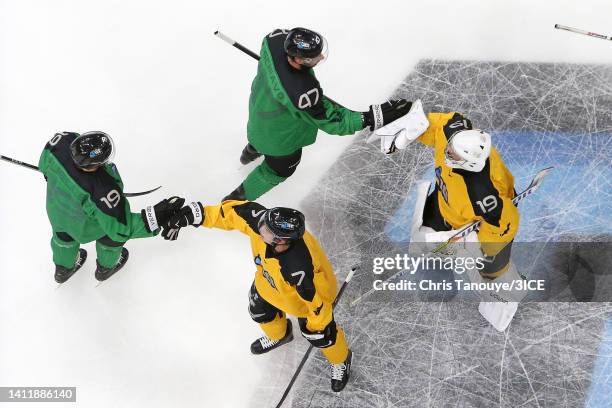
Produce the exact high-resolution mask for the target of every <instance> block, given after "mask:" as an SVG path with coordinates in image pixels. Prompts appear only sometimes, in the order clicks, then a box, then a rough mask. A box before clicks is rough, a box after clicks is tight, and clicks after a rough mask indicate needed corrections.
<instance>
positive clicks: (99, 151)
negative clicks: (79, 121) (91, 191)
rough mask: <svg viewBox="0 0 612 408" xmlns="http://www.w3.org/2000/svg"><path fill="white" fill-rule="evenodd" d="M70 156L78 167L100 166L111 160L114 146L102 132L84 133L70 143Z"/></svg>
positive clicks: (110, 139)
mask: <svg viewBox="0 0 612 408" xmlns="http://www.w3.org/2000/svg"><path fill="white" fill-rule="evenodd" d="M70 154H71V155H72V160H74V163H75V164H76V165H77V166H78V167H81V168H89V167H94V166H101V165H103V164H106V163H109V162H110V161H112V160H113V156H114V155H115V144H114V143H113V139H112V138H111V137H110V136H109V135H108V134H106V133H104V132H100V131H94V132H86V133H83V134H82V135H80V136H77V138H76V139H74V140H73V141H72V143H70Z"/></svg>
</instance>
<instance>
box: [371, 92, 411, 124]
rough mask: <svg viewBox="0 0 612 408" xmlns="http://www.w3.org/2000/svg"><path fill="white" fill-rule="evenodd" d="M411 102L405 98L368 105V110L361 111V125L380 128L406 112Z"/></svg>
mask: <svg viewBox="0 0 612 408" xmlns="http://www.w3.org/2000/svg"><path fill="white" fill-rule="evenodd" d="M411 104H412V103H411V102H408V101H407V100H405V99H393V100H390V101H387V102H385V103H381V104H380V105H370V110H369V111H367V112H363V113H362V115H363V127H364V128H366V127H369V128H370V130H376V129H380V128H382V127H383V126H385V125H387V124H389V123H391V122H393V121H394V120H396V119H397V118H401V117H402V116H404V115H405V114H406V113H408V111H409V110H410V105H411Z"/></svg>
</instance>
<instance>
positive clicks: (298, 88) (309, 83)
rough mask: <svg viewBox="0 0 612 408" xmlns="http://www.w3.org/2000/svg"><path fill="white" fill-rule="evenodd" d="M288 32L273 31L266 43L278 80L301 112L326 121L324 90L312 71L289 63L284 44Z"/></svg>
mask: <svg viewBox="0 0 612 408" xmlns="http://www.w3.org/2000/svg"><path fill="white" fill-rule="evenodd" d="M286 38H287V34H286V32H285V33H283V32H279V31H278V30H277V31H273V32H272V33H271V34H269V35H268V37H267V38H266V41H267V42H268V48H269V50H270V55H271V57H272V62H273V64H274V69H275V70H276V73H277V74H278V78H279V80H280V82H281V84H282V86H283V89H285V92H286V93H287V96H288V97H289V99H290V100H291V103H292V104H293V105H294V106H295V107H296V108H297V109H299V110H302V111H305V112H307V113H308V114H310V115H311V116H312V117H313V118H315V119H325V117H326V114H325V105H324V104H323V90H322V89H321V86H320V84H319V81H318V80H317V78H316V77H315V76H314V73H313V71H312V69H310V68H309V69H299V70H298V69H295V68H293V67H292V66H291V65H289V62H287V54H285V48H284V43H285V39H286Z"/></svg>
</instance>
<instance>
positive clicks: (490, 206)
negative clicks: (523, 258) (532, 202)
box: [418, 112, 519, 256]
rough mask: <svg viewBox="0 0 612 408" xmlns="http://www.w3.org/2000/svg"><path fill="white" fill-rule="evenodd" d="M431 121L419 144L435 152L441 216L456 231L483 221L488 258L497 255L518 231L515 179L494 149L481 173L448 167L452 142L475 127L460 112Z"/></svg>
mask: <svg viewBox="0 0 612 408" xmlns="http://www.w3.org/2000/svg"><path fill="white" fill-rule="evenodd" d="M427 117H428V119H429V123H430V125H429V128H428V129H427V131H426V132H425V133H423V134H422V135H421V136H420V137H419V138H418V140H419V141H420V142H421V143H423V144H425V145H428V146H433V148H434V162H435V173H436V190H437V194H438V204H439V207H440V213H441V214H442V216H443V217H444V219H445V220H446V221H447V222H448V223H449V224H450V225H451V226H452V227H453V229H457V228H460V227H462V226H465V225H466V224H469V223H471V222H473V221H476V220H482V221H483V222H482V223H481V224H480V230H479V231H478V239H479V240H480V242H481V248H482V249H483V252H484V253H485V255H488V256H492V255H496V254H497V253H498V252H499V251H500V250H501V249H502V248H503V247H504V246H505V245H506V244H507V243H509V242H511V241H512V240H513V239H514V237H515V235H516V233H517V230H518V224H519V213H518V209H517V208H516V206H515V205H514V204H513V203H512V199H513V198H514V196H515V191H514V177H513V176H512V173H510V171H509V170H508V168H507V167H506V165H505V164H504V162H503V160H502V158H501V156H500V155H499V153H498V152H497V150H496V149H495V148H494V147H491V154H490V155H489V158H488V159H487V162H486V165H485V167H484V169H483V170H482V171H480V172H478V173H474V172H470V171H467V170H462V169H452V168H450V167H448V166H447V165H446V163H445V161H444V152H445V149H446V145H447V141H448V139H450V137H451V136H452V135H453V134H454V133H456V132H458V131H460V130H467V129H472V123H471V122H470V120H469V119H467V118H465V117H464V116H463V115H461V114H459V113H457V112H450V113H430V114H428V115H427Z"/></svg>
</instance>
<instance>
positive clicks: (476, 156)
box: [444, 129, 491, 173]
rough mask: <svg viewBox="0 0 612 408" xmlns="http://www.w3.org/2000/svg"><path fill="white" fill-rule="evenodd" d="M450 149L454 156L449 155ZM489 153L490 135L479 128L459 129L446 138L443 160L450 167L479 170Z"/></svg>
mask: <svg viewBox="0 0 612 408" xmlns="http://www.w3.org/2000/svg"><path fill="white" fill-rule="evenodd" d="M451 149H452V152H453V153H454V154H453V156H455V157H454V158H453V157H451V156H450V154H449V150H451ZM490 153H491V135H489V134H488V133H486V132H484V131H482V130H480V129H472V130H461V131H459V132H457V133H455V134H454V135H453V136H451V138H450V139H449V140H448V144H447V145H446V150H445V151H444V162H445V163H446V165H447V166H448V167H450V168H452V169H463V170H467V171H473V172H476V173H477V172H479V171H481V170H482V169H483V168H484V166H485V163H486V161H487V159H488V158H489V154H490Z"/></svg>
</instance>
